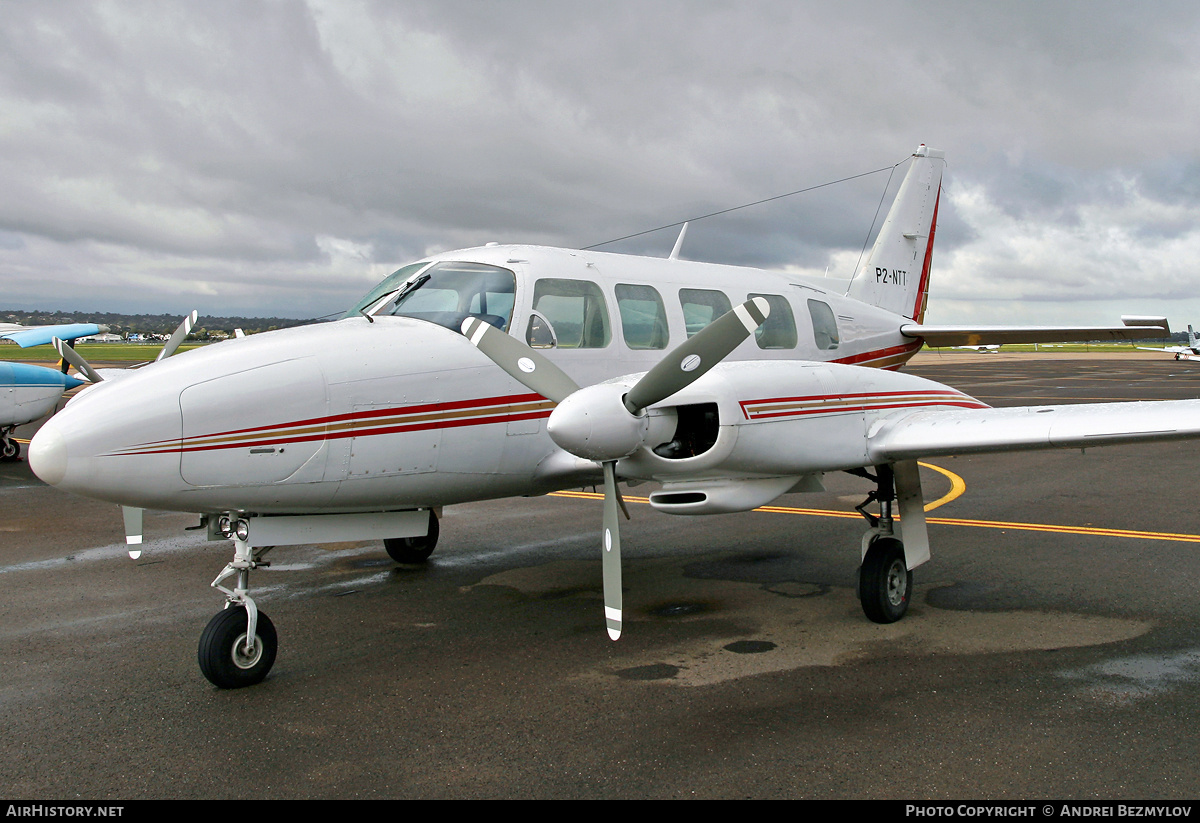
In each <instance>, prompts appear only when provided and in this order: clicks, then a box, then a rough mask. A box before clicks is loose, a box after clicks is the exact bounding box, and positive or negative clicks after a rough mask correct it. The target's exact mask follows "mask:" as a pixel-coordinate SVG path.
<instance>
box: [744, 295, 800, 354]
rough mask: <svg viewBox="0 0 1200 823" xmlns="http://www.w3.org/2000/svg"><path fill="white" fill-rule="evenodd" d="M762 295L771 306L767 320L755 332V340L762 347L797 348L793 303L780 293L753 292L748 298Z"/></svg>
mask: <svg viewBox="0 0 1200 823" xmlns="http://www.w3.org/2000/svg"><path fill="white" fill-rule="evenodd" d="M754 297H761V298H763V299H764V300H766V301H767V303H769V304H770V306H771V313H770V314H769V315H768V316H767V322H765V323H763V324H762V325H761V326H759V327H758V329H757V330H756V331H755V332H754V341H755V342H756V343H758V347H759V348H760V349H794V348H796V318H795V317H794V316H793V315H792V307H791V304H789V303H788V301H787V299H786V298H784V297H783V296H782V295H778V294H751V295H747V298H746V299H748V300H749V299H751V298H754Z"/></svg>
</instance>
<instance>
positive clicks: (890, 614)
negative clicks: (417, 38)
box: [858, 537, 913, 623]
mask: <svg viewBox="0 0 1200 823" xmlns="http://www.w3.org/2000/svg"><path fill="white" fill-rule="evenodd" d="M912 579H913V576H912V572H911V571H909V570H908V567H907V566H906V565H905V563H904V544H903V543H901V542H900V541H899V540H895V539H893V538H890V537H883V538H880V539H878V540H876V541H875V542H874V543H872V544H871V548H869V549H868V550H867V556H866V557H864V558H863V564H862V568H861V569H860V570H859V577H858V597H859V600H860V601H861V602H862V608H863V613H864V614H866V616H867V618H868V619H870V620H871V621H872V622H875V623H895V622H896V621H897V620H899V619H900V618H902V617H904V614H905V612H907V611H908V601H909V599H910V598H911V597H912Z"/></svg>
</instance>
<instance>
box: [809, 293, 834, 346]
mask: <svg viewBox="0 0 1200 823" xmlns="http://www.w3.org/2000/svg"><path fill="white" fill-rule="evenodd" d="M808 313H809V314H810V315H812V324H813V339H814V340H815V341H816V344H817V348H818V349H821V350H822V351H830V350H832V349H836V348H837V347H838V343H839V342H841V341H840V340H839V339H838V328H837V319H836V318H835V317H834V316H833V309H831V308H829V304H828V303H823V302H821V301H820V300H809V301H808Z"/></svg>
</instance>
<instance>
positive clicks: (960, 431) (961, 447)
mask: <svg viewBox="0 0 1200 823" xmlns="http://www.w3.org/2000/svg"><path fill="white" fill-rule="evenodd" d="M1194 438H1200V400H1160V401H1146V402H1137V403H1081V404H1078V405H1068V406H1029V407H1022V408H1007V409H962V410H953V411H928V412H915V413H913V414H911V415H907V416H904V417H891V418H888V419H887V420H883V421H880V423H879V424H877V425H876V426H875V427H874V430H873V431H871V432H870V433H869V434H868V435H867V450H868V454H869V455H870V456H871V458H872V461H873V462H874V463H875V464H876V465H878V464H880V463H890V462H894V461H897V460H912V459H916V458H919V457H939V456H946V455H954V454H982V453H986V452H1002V451H1025V450H1034V449H1054V448H1088V447H1091V446H1109V445H1116V444H1121V443H1143V442H1151V441H1156V440H1185V439H1194Z"/></svg>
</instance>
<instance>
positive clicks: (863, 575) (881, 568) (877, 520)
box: [850, 461, 929, 623]
mask: <svg viewBox="0 0 1200 823" xmlns="http://www.w3.org/2000/svg"><path fill="white" fill-rule="evenodd" d="M875 471H876V473H875V474H871V473H870V472H868V471H867V470H866V469H857V470H855V471H852V472H850V473H851V474H854V475H857V476H859V477H865V478H867V479H868V480H872V481H874V482H875V490H874V491H872V492H870V493H869V494H868V495H867V499H866V500H864V501H863V502H862V504H861V505H859V506H856V507H855V508H856V509H857V511H858V513H859V514H861V515H862V516H863V517H864V518H866V521H867V523H868V524H869V525H870V528H869V529H867V532H866V534H864V535H863V541H862V565H861V566H860V567H859V570H858V599H859V602H860V603H861V604H862V610H863V613H864V614H865V615H866V616H867V618H868V619H869V620H871V621H872V622H875V623H895V622H896V621H897V620H899V619H900V618H902V617H904V615H905V613H906V612H907V611H908V604H909V601H910V600H911V598H912V589H913V575H912V569H913V567H915V566H917V565H919V564H921V563H923V562H925V561H926V560H928V559H929V539H928V536H927V533H926V529H925V512H924V505H923V501H922V495H921V481H920V475H919V474H918V473H917V465H916V463H915V462H913V461H907V462H905V463H897V464H895V465H894V466H893V465H887V464H885V465H882V466H877V467H876V468H875ZM897 497H899V504H900V506H899V508H900V518H901V520H902V521H903V526H904V528H903V535H904V536H905V537H907V538H908V540H909V544H910V545H909V548H908V549H907V550H906V549H905V545H904V543H903V542H902V541H901V540H900V539H899V537H898V536H897V534H896V531H895V528H896V525H897V524H896V521H895V519H894V517H893V514H892V507H893V505H894V504H895V503H896V502H897ZM873 502H878V503H879V514H878V515H873V514H870V513H869V512H867V510H866V509H867V506H869V505H871V503H873Z"/></svg>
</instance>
